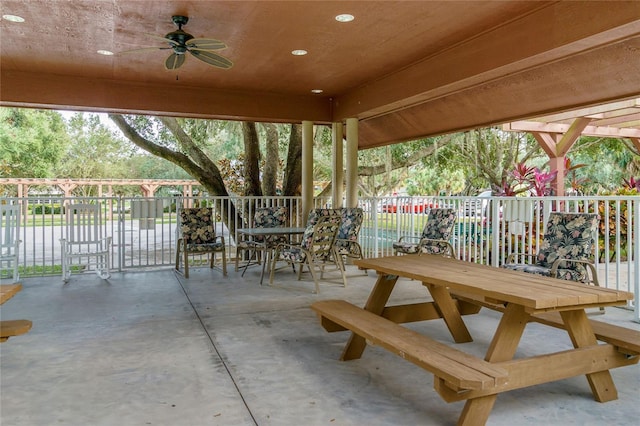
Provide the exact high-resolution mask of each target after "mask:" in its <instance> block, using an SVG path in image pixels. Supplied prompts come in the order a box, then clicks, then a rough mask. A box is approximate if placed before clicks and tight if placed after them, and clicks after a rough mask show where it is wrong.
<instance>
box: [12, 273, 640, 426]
mask: <svg viewBox="0 0 640 426" xmlns="http://www.w3.org/2000/svg"><path fill="white" fill-rule="evenodd" d="M306 275H307V278H309V277H308V274H306ZM259 276H260V273H259V268H256V267H253V268H250V269H249V270H248V271H247V273H246V274H245V277H244V278H242V277H241V276H240V273H235V272H233V268H230V270H229V276H228V277H226V278H224V277H222V274H221V273H220V272H219V271H216V270H213V271H211V270H209V269H208V268H194V269H192V271H191V277H190V278H189V279H184V277H182V276H180V275H176V274H174V272H173V271H172V270H156V271H145V272H143V271H140V272H127V273H116V274H114V275H113V276H112V278H111V279H109V280H108V281H103V280H100V279H99V278H98V277H97V276H96V275H94V274H85V275H74V276H72V278H71V280H70V282H69V283H68V284H66V285H63V284H62V282H61V280H60V278H59V277H49V278H27V279H24V280H23V281H22V283H23V291H22V292H20V293H18V294H17V295H16V296H15V297H14V298H13V299H11V300H9V301H8V302H7V303H5V304H4V305H3V306H2V308H1V309H2V310H1V317H2V319H30V320H32V321H33V329H32V330H31V331H30V332H29V333H27V334H25V335H22V336H17V337H13V338H11V339H9V340H8V341H7V342H5V343H2V345H0V354H1V358H0V363H1V364H0V374H1V375H0V391H1V395H0V403H1V405H0V424H2V425H3V426H19V425H25V426H34V425H36V426H39V425H52V424H60V425H126V426H128V425H178V426H181V425H194V426H198V425H369V426H371V425H454V424H455V423H456V422H457V419H458V416H459V414H460V411H461V410H462V407H463V403H462V402H459V403H451V404H448V403H446V402H444V401H443V400H442V399H441V398H440V397H439V396H438V394H437V393H436V392H435V391H434V390H433V378H432V376H431V374H429V373H427V372H425V371H424V370H422V369H420V368H419V367H416V366H414V365H413V364H410V363H408V362H406V361H405V360H403V359H401V358H400V357H397V356H395V355H393V354H391V353H390V352H387V351H385V350H383V349H381V348H378V347H368V348H367V350H366V351H365V353H364V355H363V357H362V359H359V360H354V361H349V362H340V361H338V357H339V355H340V352H341V350H342V347H343V345H344V343H345V342H346V340H347V338H348V333H346V332H343V333H331V334H329V333H327V332H325V331H324V329H322V328H321V327H320V325H319V323H318V321H317V318H316V316H315V314H314V313H313V312H312V311H311V309H309V305H310V303H312V302H313V301H315V300H320V299H333V298H340V299H346V300H348V301H350V302H352V303H355V304H358V305H360V306H362V305H363V304H364V302H365V300H366V297H367V295H368V293H369V291H370V289H371V286H372V285H373V282H374V280H375V276H374V274H373V273H371V272H369V274H368V276H367V275H365V274H364V273H363V272H362V271H358V270H357V269H355V268H354V267H349V269H348V276H349V286H348V287H347V288H342V287H340V286H338V285H337V282H338V281H337V280H335V281H333V282H332V283H323V284H322V285H321V293H320V295H313V294H311V289H312V282H311V281H310V280H309V279H307V280H304V278H303V281H302V282H298V281H296V280H295V276H294V274H293V273H292V272H291V270H282V271H279V273H278V275H277V281H278V283H279V285H280V286H281V287H269V286H267V285H264V286H262V287H261V286H260V285H259V284H258V282H259ZM426 297H427V295H426V291H425V289H424V288H423V287H422V286H421V285H420V283H417V282H412V281H403V282H401V283H399V284H398V285H397V286H396V290H394V293H393V294H392V301H395V302H405V303H406V302H409V301H415V300H420V299H425V298H426ZM594 318H595V319H598V320H603V321H610V322H615V323H617V324H620V325H623V326H625V327H628V328H635V329H640V324H637V323H634V322H632V321H631V318H632V315H631V312H629V311H625V310H623V309H618V308H608V309H607V313H606V315H603V316H602V315H598V316H594ZM498 320H499V314H498V313H496V312H492V311H489V310H486V309H483V310H482V311H481V312H480V314H478V315H473V316H467V317H465V321H466V323H467V326H468V328H469V329H470V332H471V334H472V335H473V337H474V339H475V341H474V342H472V343H465V344H460V345H459V346H458V347H459V348H461V349H463V350H465V351H468V352H470V353H473V354H475V355H478V356H483V354H484V352H485V351H486V349H487V346H488V344H489V342H490V340H491V337H492V335H493V332H494V330H495V328H496V326H497V323H498ZM408 326H409V327H411V328H413V329H415V330H419V331H424V332H426V333H429V335H430V336H431V337H434V338H437V339H438V340H441V341H442V342H445V343H448V344H449V343H451V337H450V335H449V333H448V331H447V329H446V327H445V326H444V324H443V323H442V322H441V321H431V322H424V323H415V324H410V325H408ZM570 347H571V343H570V341H569V339H568V337H567V336H566V333H564V332H562V331H559V330H556V329H552V328H549V327H544V326H542V325H539V324H530V325H528V326H527V330H526V332H525V335H524V337H523V341H522V343H521V345H520V348H519V354H528V355H530V354H536V353H540V351H541V348H543V349H544V350H545V351H550V350H562V349H564V348H570ZM612 375H613V378H614V381H615V383H616V385H617V388H618V394H619V399H618V400H615V401H611V402H607V403H604V404H602V403H598V402H596V401H594V399H593V396H592V394H591V392H590V389H589V385H588V384H587V381H586V379H585V377H583V376H581V377H575V378H572V379H567V380H562V381H559V382H555V383H551V384H544V385H539V386H535V387H531V388H527V389H521V390H516V391H512V392H508V393H506V394H501V395H500V396H499V397H498V400H497V402H496V404H495V407H494V409H493V411H492V413H491V416H490V417H489V422H488V424H489V425H505V426H507V425H508V426H513V425H541V424H546V425H580V426H587V425H598V426H601V425H603V424H605V425H608V426H612V425H630V424H635V423H636V422H637V421H638V418H640V366H638V365H634V366H630V367H626V368H619V369H615V370H612Z"/></svg>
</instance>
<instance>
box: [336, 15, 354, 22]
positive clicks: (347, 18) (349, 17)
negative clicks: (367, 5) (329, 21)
mask: <svg viewBox="0 0 640 426" xmlns="http://www.w3.org/2000/svg"><path fill="white" fill-rule="evenodd" d="M354 19H356V18H355V16H353V15H351V14H349V13H341V14H340V15H337V16H336V21H338V22H351V21H353V20H354Z"/></svg>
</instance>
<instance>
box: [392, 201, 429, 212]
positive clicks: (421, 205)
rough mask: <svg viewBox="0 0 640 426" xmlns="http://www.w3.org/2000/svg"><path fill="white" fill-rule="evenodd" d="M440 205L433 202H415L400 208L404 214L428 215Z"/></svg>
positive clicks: (406, 203) (408, 202)
mask: <svg viewBox="0 0 640 426" xmlns="http://www.w3.org/2000/svg"><path fill="white" fill-rule="evenodd" d="M437 207H438V205H437V204H436V203H435V202H434V201H433V200H413V202H411V201H407V202H405V203H403V204H402V205H401V206H400V211H402V212H403V213H427V212H428V211H429V210H431V209H433V208H437Z"/></svg>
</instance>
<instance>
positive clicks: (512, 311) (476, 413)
mask: <svg viewBox="0 0 640 426" xmlns="http://www.w3.org/2000/svg"><path fill="white" fill-rule="evenodd" d="M530 316H531V315H529V314H528V313H526V312H525V311H524V307H522V306H518V305H513V304H508V305H507V307H506V309H505V311H504V314H503V315H502V319H501V320H500V324H499V325H498V328H497V329H496V333H495V335H494V336H493V340H492V341H491V345H490V346H489V349H488V350H487V355H486V356H485V358H484V359H485V361H489V362H501V361H509V360H510V359H512V358H513V356H514V355H515V353H516V350H517V349H518V343H520V338H521V337H522V333H523V332H524V328H525V327H526V325H527V322H528V321H529V318H530ZM497 396H498V395H488V396H482V397H479V398H473V399H469V400H467V402H466V403H465V404H464V409H463V410H462V413H461V414H460V418H459V419H458V425H459V426H462V425H464V426H475V425H484V424H485V423H486V422H487V419H488V418H489V414H491V409H492V408H493V404H494V403H495V402H496V398H497Z"/></svg>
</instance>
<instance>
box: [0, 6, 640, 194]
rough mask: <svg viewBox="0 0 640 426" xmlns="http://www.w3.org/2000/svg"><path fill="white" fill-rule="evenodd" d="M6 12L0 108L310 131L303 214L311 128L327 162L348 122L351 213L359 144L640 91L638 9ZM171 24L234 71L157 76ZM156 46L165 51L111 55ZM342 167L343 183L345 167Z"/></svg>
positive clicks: (193, 63)
mask: <svg viewBox="0 0 640 426" xmlns="http://www.w3.org/2000/svg"><path fill="white" fill-rule="evenodd" d="M1 4H2V13H3V14H7V15H8V14H11V15H17V16H20V17H22V18H24V22H22V23H17V22H11V21H8V20H7V18H4V19H2V20H0V38H1V39H2V43H1V44H0V82H1V87H0V105H5V106H20V107H36V108H56V109H72V110H80V111H83V110H85V111H94V112H95V111H108V112H120V113H137V114H155V115H170V116H178V117H199V118H215V119H231V120H250V121H269V122H289V123H296V122H297V123H303V134H304V136H303V137H304V139H305V140H306V142H304V141H303V145H304V146H305V147H306V148H304V152H303V157H304V160H303V194H305V195H303V200H306V201H303V204H305V203H307V205H308V204H309V202H310V199H311V198H310V197H311V191H310V190H309V189H310V188H311V187H312V186H313V183H312V178H311V168H312V164H313V163H312V159H311V152H310V151H311V143H310V136H311V126H312V125H313V124H318V123H322V124H332V126H333V129H334V142H335V145H334V147H335V149H336V152H342V149H343V147H342V139H343V126H344V125H346V140H347V142H346V145H347V146H346V151H347V155H346V162H345V163H346V174H347V194H346V195H347V197H346V198H347V203H349V204H351V203H353V200H355V192H356V186H355V167H356V164H355V159H356V157H357V155H356V154H357V150H358V149H364V148H370V147H376V146H382V145H385V144H391V143H396V142H402V141H407V140H412V139H417V138H421V137H427V136H435V135H440V134H445V133H449V132H455V131H463V130H468V129H473V128H477V127H483V126H488V125H497V124H502V123H505V122H513V121H516V120H525V119H528V118H530V117H536V116H542V115H549V114H555V113H558V112H563V111H567V110H571V109H576V108H587V107H588V108H593V107H596V108H597V107H598V106H599V105H602V104H605V103H610V102H612V101H620V100H627V99H635V98H638V96H639V95H640V59H639V56H638V52H640V2H638V1H619V2H604V1H602V2H600V1H598V2H593V1H517V2H515V1H489V0H487V1H483V0H479V1H424V2H420V1H206V0H201V1H168V0H157V1H149V0H140V1H130V0H94V1H91V0H75V1H62V0H60V1H58V0H51V1H22V0H2V1H1ZM341 14H350V15H352V16H353V17H354V19H353V20H352V21H350V22H340V21H338V20H336V17H337V16H338V15H341ZM172 15H184V16H188V17H189V22H188V24H187V25H186V26H185V28H184V29H185V30H186V31H188V32H189V33H191V34H193V35H194V36H195V37H196V38H215V39H219V40H221V41H223V42H224V43H225V44H226V45H227V46H228V47H227V48H226V49H224V50H221V51H220V53H221V54H222V55H223V56H225V57H226V58H228V59H230V60H231V61H232V62H233V67H232V68H230V69H227V70H221V69H218V68H214V67H212V66H210V65H207V64H205V63H203V62H200V61H198V60H196V59H195V58H193V57H188V58H187V60H186V62H185V64H184V65H183V66H182V67H181V68H179V69H178V70H173V71H167V70H165V69H164V66H163V63H164V61H165V58H166V57H167V56H168V53H169V52H168V51H169V50H170V49H169V45H168V44H163V42H162V41H161V40H159V39H158V37H157V36H158V35H159V36H163V35H164V34H166V33H168V32H170V31H173V30H174V29H175V27H174V26H173V24H172V22H171V16H172ZM159 44H160V45H163V46H164V47H165V49H167V50H163V51H157V49H156V51H145V52H138V53H136V54H118V52H122V51H127V50H131V49H135V48H139V47H145V46H158V45H159ZM105 50H106V51H110V52H114V53H116V54H115V55H111V56H104V55H100V54H98V53H97V52H98V51H105ZM300 50H304V51H306V52H307V54H306V55H301V56H296V55H292V52H293V51H300ZM103 53H104V52H103ZM576 127H579V126H578V125H576ZM574 133H575V129H574ZM549 134H551V133H550V132H549ZM541 140H542V142H543V144H546V145H547V149H550V150H551V149H552V148H553V149H555V150H556V152H555V154H554V155H556V154H557V153H558V145H557V141H554V143H556V145H555V146H554V145H553V144H551V143H550V142H549V137H546V136H545V137H542V138H541ZM566 145H567V144H566V143H564V142H563V143H562V144H560V151H562V150H563V149H564V148H565V147H566ZM335 167H336V169H335V173H334V179H336V181H338V180H340V181H341V179H342V175H341V170H342V164H341V159H339V158H337V159H336V164H335ZM334 187H341V185H334ZM305 188H306V190H305ZM340 195H341V194H336V193H335V192H334V197H336V196H339V199H341V196H340Z"/></svg>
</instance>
